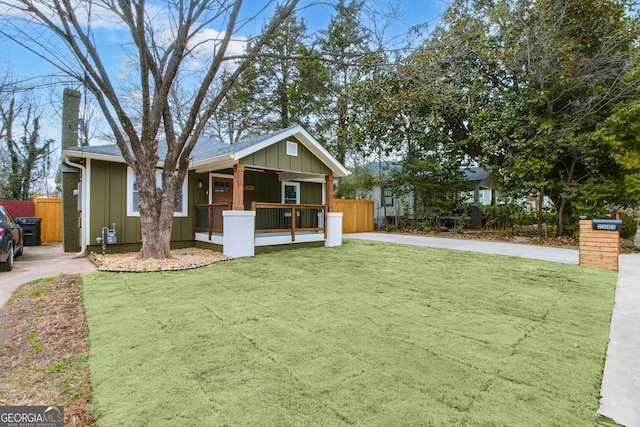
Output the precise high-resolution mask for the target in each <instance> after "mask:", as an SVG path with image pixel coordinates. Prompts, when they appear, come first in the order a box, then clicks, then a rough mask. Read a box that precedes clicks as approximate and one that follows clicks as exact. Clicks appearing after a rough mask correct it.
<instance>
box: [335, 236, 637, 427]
mask: <svg viewBox="0 0 640 427" xmlns="http://www.w3.org/2000/svg"><path fill="white" fill-rule="evenodd" d="M639 236H640V234H639ZM343 237H344V238H345V239H362V240H375V241H378V242H387V243H399V244H404V245H415V246H427V247H431V248H443V249H455V250H461V251H470V252H482V253H487V254H493V255H508V256H515V257H522V258H532V259H539V260H544V261H553V262H561V263H566V264H578V255H579V254H578V251H577V250H573V249H562V248H553V247H546V246H534V245H521V244H515V243H502V242H488V241H480V240H463V239H451V238H441V237H426V236H411V235H404V234H389V233H356V234H345V235H344V236H343ZM600 395H601V396H602V398H601V399H600V409H598V413H600V414H602V415H604V416H606V417H609V418H611V419H613V420H614V421H615V422H616V423H618V424H621V425H624V426H626V427H640V254H630V255H621V256H620V259H619V271H618V284H617V286H616V294H615V303H614V307H613V315H612V317H611V330H610V333H609V346H608V348H607V359H606V362H605V367H604V376H603V379H602V387H601V391H600Z"/></svg>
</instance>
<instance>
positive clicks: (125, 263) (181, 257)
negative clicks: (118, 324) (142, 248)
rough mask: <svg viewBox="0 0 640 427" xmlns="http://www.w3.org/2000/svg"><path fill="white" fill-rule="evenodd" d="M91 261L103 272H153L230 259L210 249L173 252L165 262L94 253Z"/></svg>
mask: <svg viewBox="0 0 640 427" xmlns="http://www.w3.org/2000/svg"><path fill="white" fill-rule="evenodd" d="M89 259H90V260H91V261H92V262H93V263H94V264H96V265H97V266H98V270H102V271H128V272H151V271H171V270H187V269H190V268H197V267H202V266H205V265H209V264H213V263H214V262H218V261H225V260H227V259H230V258H229V257H227V256H225V255H223V254H221V253H220V252H215V251H212V250H208V249H200V248H185V249H175V250H172V251H171V258H168V259H163V260H158V259H146V260H142V259H138V253H137V252H130V253H126V254H106V255H102V254H95V253H92V254H91V255H90V256H89Z"/></svg>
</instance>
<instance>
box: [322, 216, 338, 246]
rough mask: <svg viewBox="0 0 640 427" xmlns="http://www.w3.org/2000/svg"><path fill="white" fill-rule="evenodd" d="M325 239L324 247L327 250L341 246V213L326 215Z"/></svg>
mask: <svg viewBox="0 0 640 427" xmlns="http://www.w3.org/2000/svg"><path fill="white" fill-rule="evenodd" d="M326 227H327V239H326V240H325V241H324V245H325V246H326V247H328V248H331V247H334V246H342V212H328V213H327V224H326Z"/></svg>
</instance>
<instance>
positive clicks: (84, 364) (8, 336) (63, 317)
mask: <svg viewBox="0 0 640 427" xmlns="http://www.w3.org/2000/svg"><path fill="white" fill-rule="evenodd" d="M81 283H82V279H81V278H80V275H78V274H75V275H68V276H61V277H57V278H50V279H44V280H40V281H37V282H32V283H28V284H26V285H23V286H22V287H20V288H19V289H18V290H17V291H16V292H15V294H14V296H13V298H12V299H11V300H10V301H9V303H8V304H7V305H5V306H4V307H3V308H2V309H1V310H0V405H10V406H25V405H29V406H32V405H61V406H64V425H65V426H93V425H95V420H94V418H93V417H92V416H91V415H90V413H89V405H90V403H91V383H90V381H89V366H88V357H89V347H88V344H87V336H88V329H87V321H86V317H85V313H84V306H83V304H82V301H81V299H80V296H79V291H80V286H81Z"/></svg>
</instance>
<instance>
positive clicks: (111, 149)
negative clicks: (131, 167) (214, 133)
mask: <svg viewBox="0 0 640 427" xmlns="http://www.w3.org/2000/svg"><path fill="white" fill-rule="evenodd" d="M289 129H291V128H288V129H283V130H280V131H277V132H272V133H268V134H265V135H260V136H256V137H251V138H247V139H244V140H242V141H239V142H237V143H236V144H233V145H230V144H226V143H224V142H221V141H217V140H215V139H212V138H208V137H200V139H199V140H198V142H197V144H196V145H195V147H194V148H193V151H192V152H191V158H192V161H193V162H200V161H203V160H208V159H214V158H216V157H220V156H224V155H227V154H232V153H235V152H238V151H240V150H243V149H245V148H248V147H251V146H252V145H255V144H259V143H261V142H263V141H266V140H267V139H269V138H272V137H274V136H276V135H278V134H280V133H284V132H286V131H287V130H289ZM69 151H76V152H79V153H81V152H84V153H91V154H99V155H105V156H114V157H122V154H121V153H120V148H119V147H118V146H117V145H116V144H108V145H91V146H86V147H71V148H69ZM166 154H167V144H166V141H165V140H160V141H159V144H158V155H159V157H160V159H163V158H164V157H165V156H166Z"/></svg>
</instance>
